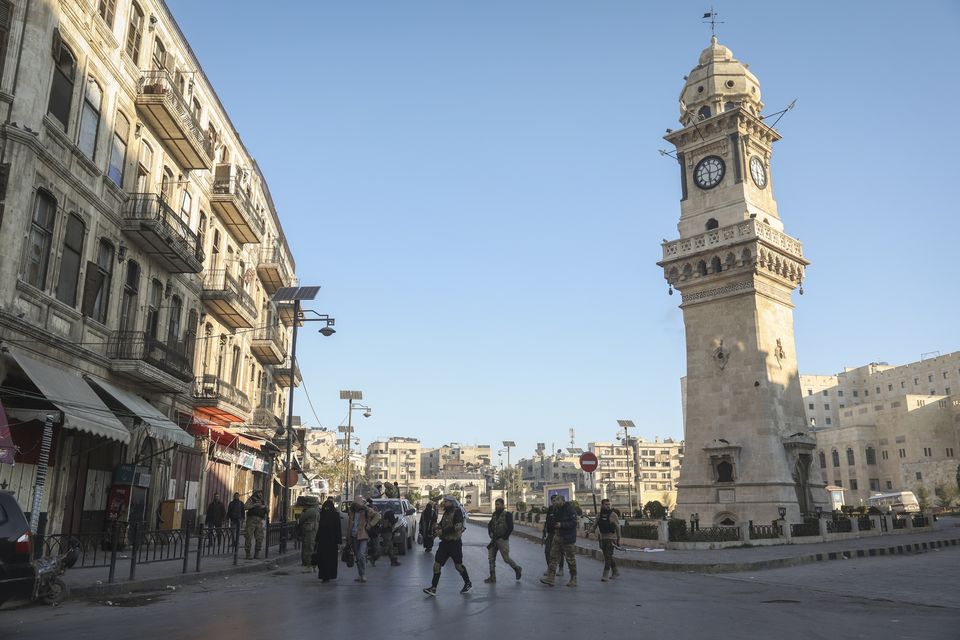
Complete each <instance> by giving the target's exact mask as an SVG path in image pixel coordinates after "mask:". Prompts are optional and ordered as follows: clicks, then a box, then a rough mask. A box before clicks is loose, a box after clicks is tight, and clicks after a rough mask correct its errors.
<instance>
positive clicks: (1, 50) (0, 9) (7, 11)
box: [0, 0, 13, 76]
mask: <svg viewBox="0 0 960 640" xmlns="http://www.w3.org/2000/svg"><path fill="white" fill-rule="evenodd" d="M12 19H13V3H11V2H10V1H9V0H0V76H2V75H3V68H4V64H3V63H4V61H5V60H6V58H7V43H8V42H9V41H10V22H11V20H12Z"/></svg>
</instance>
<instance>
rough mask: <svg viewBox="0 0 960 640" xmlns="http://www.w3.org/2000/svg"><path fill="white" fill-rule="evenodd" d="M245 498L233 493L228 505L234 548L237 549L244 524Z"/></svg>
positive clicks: (228, 517)
mask: <svg viewBox="0 0 960 640" xmlns="http://www.w3.org/2000/svg"><path fill="white" fill-rule="evenodd" d="M243 513H244V509H243V500H241V499H240V494H239V493H234V494H233V500H231V501H230V504H229V505H227V519H228V520H230V528H231V529H232V535H233V545H232V546H233V548H234V549H236V548H237V546H238V545H239V544H240V529H241V527H242V525H243Z"/></svg>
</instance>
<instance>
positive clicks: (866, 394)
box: [863, 389, 870, 398]
mask: <svg viewBox="0 0 960 640" xmlns="http://www.w3.org/2000/svg"><path fill="white" fill-rule="evenodd" d="M869 395H870V389H864V390H863V397H864V398H866V397H867V396H869Z"/></svg>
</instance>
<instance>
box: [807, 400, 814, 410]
mask: <svg viewBox="0 0 960 640" xmlns="http://www.w3.org/2000/svg"><path fill="white" fill-rule="evenodd" d="M807 408H808V409H810V411H813V403H812V402H811V403H810V404H808V405H807Z"/></svg>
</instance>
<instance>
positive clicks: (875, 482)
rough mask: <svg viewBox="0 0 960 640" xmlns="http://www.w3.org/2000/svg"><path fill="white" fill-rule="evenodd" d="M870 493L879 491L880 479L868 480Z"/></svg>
mask: <svg viewBox="0 0 960 640" xmlns="http://www.w3.org/2000/svg"><path fill="white" fill-rule="evenodd" d="M870 491H880V478H870Z"/></svg>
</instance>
